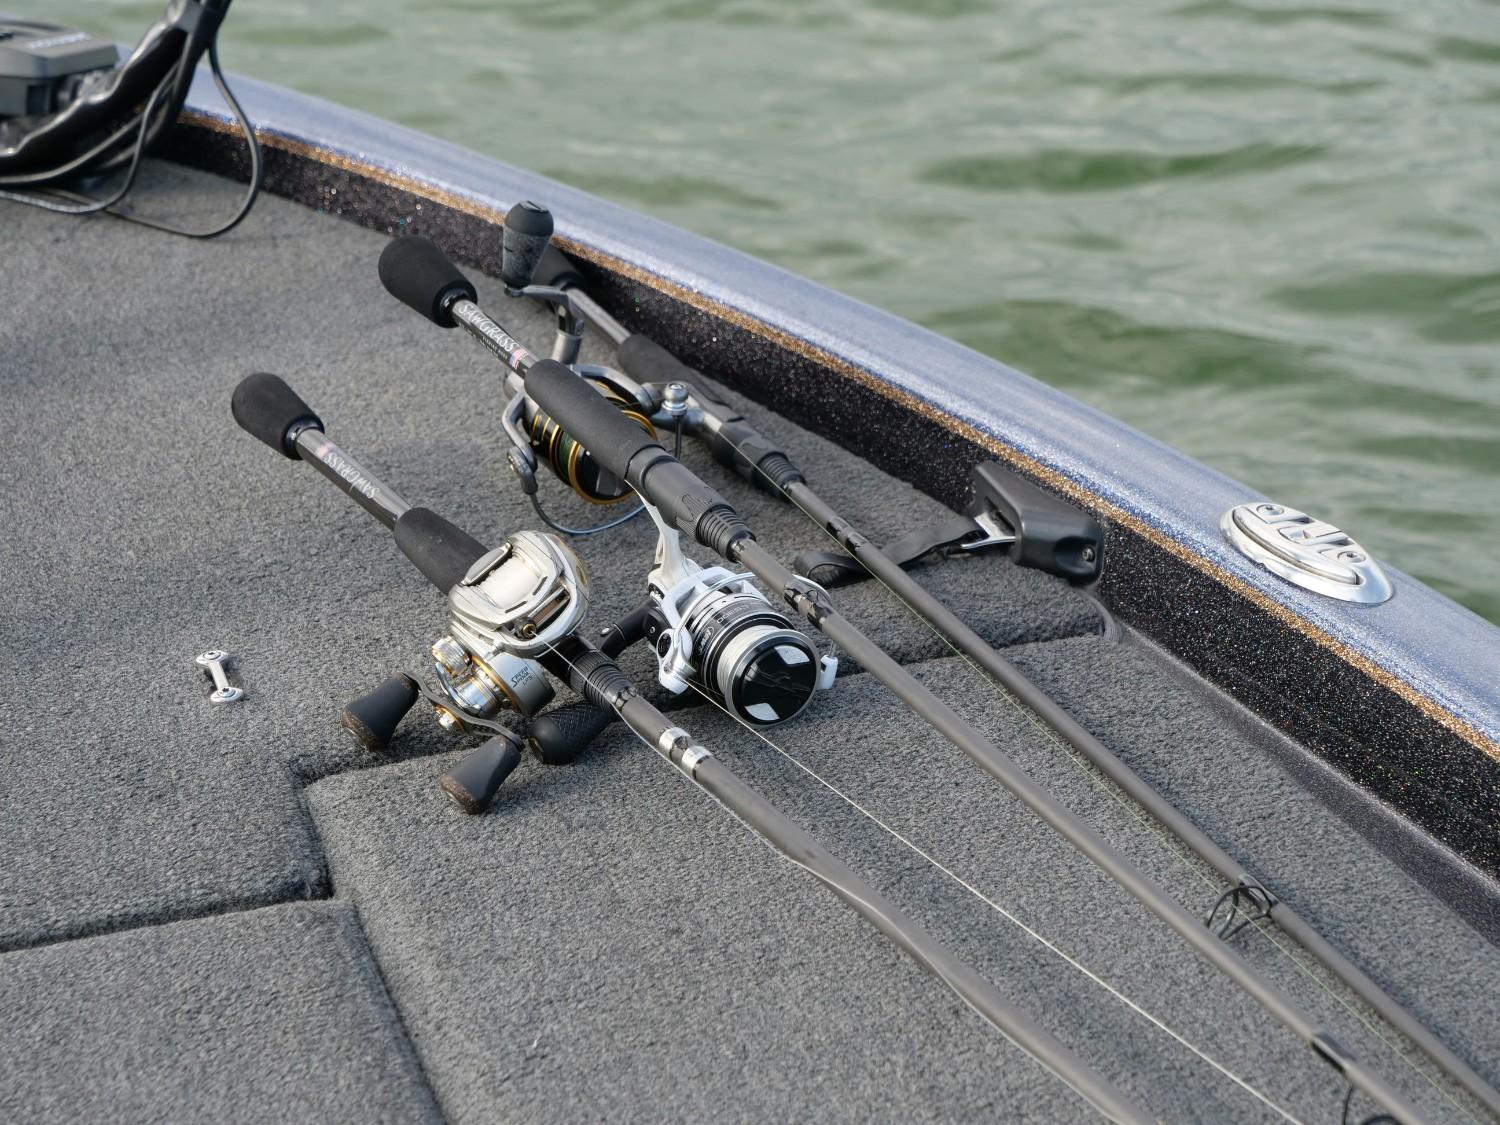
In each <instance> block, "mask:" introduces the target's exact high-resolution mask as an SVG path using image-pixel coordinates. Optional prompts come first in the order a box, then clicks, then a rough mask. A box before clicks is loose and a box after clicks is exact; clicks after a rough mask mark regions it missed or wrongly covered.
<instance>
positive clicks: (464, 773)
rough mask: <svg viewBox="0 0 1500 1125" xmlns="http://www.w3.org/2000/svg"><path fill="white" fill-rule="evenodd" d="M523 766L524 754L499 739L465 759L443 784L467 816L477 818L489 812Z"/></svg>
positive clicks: (455, 767)
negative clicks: (506, 780) (486, 810)
mask: <svg viewBox="0 0 1500 1125" xmlns="http://www.w3.org/2000/svg"><path fill="white" fill-rule="evenodd" d="M520 764H521V750H520V748H519V747H518V746H516V744H515V743H513V742H511V741H510V740H509V739H507V738H501V737H499V736H498V735H497V736H496V737H494V738H492V739H490V740H489V741H488V742H486V743H485V744H484V745H483V746H481V747H479V748H478V749H477V750H474V751H472V752H470V753H469V754H466V755H465V756H464V759H463V760H462V761H461V762H459V763H458V765H456V766H454V767H453V768H452V769H451V770H449V771H448V772H447V773H445V774H443V777H442V780H441V781H440V782H439V784H440V785H442V787H443V792H444V793H446V794H448V796H449V797H451V798H453V803H454V804H455V805H457V806H458V807H459V808H461V809H463V811H464V812H466V813H469V814H470V815H474V814H476V813H482V812H484V810H485V809H487V808H489V806H490V802H491V801H493V800H494V799H495V794H496V793H497V792H498V791H499V789H500V786H501V785H502V784H503V783H504V781H505V779H506V778H507V777H509V776H510V775H511V773H512V772H514V770H515V768H516V767H517V766H518V765H520Z"/></svg>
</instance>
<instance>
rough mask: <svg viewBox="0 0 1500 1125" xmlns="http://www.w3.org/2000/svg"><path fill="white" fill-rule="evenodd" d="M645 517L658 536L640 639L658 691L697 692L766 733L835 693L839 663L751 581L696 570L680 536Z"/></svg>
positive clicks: (654, 514)
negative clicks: (650, 657)
mask: <svg viewBox="0 0 1500 1125" xmlns="http://www.w3.org/2000/svg"><path fill="white" fill-rule="evenodd" d="M646 511H647V512H648V513H650V515H651V518H652V519H653V520H655V521H656V527H657V531H658V533H659V536H660V537H659V538H658V540H657V544H656V567H655V568H654V569H653V570H652V571H651V573H650V575H648V576H647V579H646V589H647V592H648V593H649V595H650V598H651V601H650V608H649V610H648V611H647V612H646V613H645V615H644V617H643V621H642V624H643V636H644V637H645V638H646V639H647V640H649V641H650V642H651V643H652V646H653V649H654V651H655V653H656V661H657V677H656V678H657V681H658V682H659V683H660V684H661V686H662V687H664V688H666V689H667V690H668V691H670V692H671V693H672V694H674V695H680V694H682V693H683V692H684V691H686V690H687V689H688V688H689V687H692V688H695V689H697V690H698V691H699V692H700V693H702V694H703V695H706V696H707V697H709V698H710V699H711V700H712V701H713V702H715V703H717V704H718V705H719V706H721V707H723V708H724V709H725V710H726V711H728V712H730V713H731V714H732V715H734V716H735V717H736V718H737V719H740V720H741V721H743V722H746V723H749V724H751V725H752V726H771V725H772V724H775V723H781V722H785V721H786V720H787V719H790V718H793V717H794V716H796V715H798V714H800V713H801V712H802V710H803V708H805V707H806V706H807V705H808V703H810V702H811V701H812V697H813V695H814V694H816V693H817V692H820V691H827V690H828V689H829V688H831V687H832V686H833V681H834V677H835V676H837V675H838V668H839V662H838V658H837V657H836V656H832V655H824V656H820V655H819V653H818V651H817V649H816V648H814V647H813V644H812V642H811V641H809V640H808V639H807V637H806V636H804V635H803V634H802V633H800V632H798V631H797V630H796V629H794V628H792V623H791V621H790V620H789V619H788V618H787V616H786V615H785V614H784V613H782V612H781V611H780V610H779V609H777V608H776V607H775V606H773V605H772V604H771V602H770V600H769V599H768V598H767V597H766V596H765V595H764V594H763V593H761V592H760V590H759V589H757V588H756V587H755V586H754V585H753V584H752V583H751V581H750V575H749V574H737V573H735V572H734V571H731V570H729V569H727V568H726V567H722V566H709V567H704V566H699V565H698V563H696V562H694V561H693V560H692V559H690V558H688V557H687V556H686V555H684V554H683V553H682V543H681V533H680V532H679V531H678V530H677V529H676V528H674V527H671V526H670V525H668V524H667V522H666V521H665V520H664V519H662V517H661V513H659V512H658V511H657V510H656V509H655V508H653V507H651V506H650V505H647V507H646Z"/></svg>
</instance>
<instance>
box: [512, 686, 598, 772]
mask: <svg viewBox="0 0 1500 1125" xmlns="http://www.w3.org/2000/svg"><path fill="white" fill-rule="evenodd" d="M614 719H615V713H614V712H613V711H611V710H610V709H609V708H607V707H595V706H594V705H593V704H592V703H583V702H578V703H569V704H567V705H566V706H563V707H554V708H553V709H552V710H551V711H548V712H547V713H546V714H545V715H538V716H537V717H536V718H535V719H534V720H532V723H531V730H530V732H529V733H528V734H527V736H526V743H527V745H528V746H530V747H531V752H532V753H533V754H535V755H536V756H537V757H538V758H539V759H541V761H543V762H545V763H546V764H547V765H549V766H565V765H567V764H568V763H570V762H572V761H574V760H575V759H577V758H578V756H579V755H580V754H582V753H583V752H584V751H585V750H587V749H588V748H589V746H591V745H592V744H593V741H594V739H596V738H598V737H599V736H600V735H601V734H603V733H604V728H605V727H607V726H609V724H610V723H612V722H614Z"/></svg>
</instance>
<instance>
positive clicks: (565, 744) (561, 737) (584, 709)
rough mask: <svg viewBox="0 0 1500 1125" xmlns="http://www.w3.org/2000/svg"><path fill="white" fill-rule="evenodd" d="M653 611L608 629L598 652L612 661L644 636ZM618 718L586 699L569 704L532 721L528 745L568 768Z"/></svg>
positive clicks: (637, 612)
mask: <svg viewBox="0 0 1500 1125" xmlns="http://www.w3.org/2000/svg"><path fill="white" fill-rule="evenodd" d="M654 609H655V606H654V605H653V604H652V603H651V602H647V603H646V604H645V605H640V606H637V607H636V608H635V609H633V610H631V611H630V612H629V613H627V614H626V615H625V616H624V617H622V618H621V619H620V620H619V621H617V622H615V624H614V625H612V626H611V627H610V628H609V629H607V630H605V632H604V634H603V639H602V640H600V642H599V651H600V652H602V653H603V654H604V655H605V656H607V657H609V658H610V659H611V660H613V659H614V658H615V657H617V656H619V655H620V653H622V652H624V651H625V650H626V649H627V648H629V647H630V646H631V645H633V644H635V643H636V642H637V641H639V640H641V639H642V638H643V637H645V635H646V622H647V619H648V618H649V617H650V616H651V614H652V612H653V611H654ZM616 717H617V716H616V715H615V713H614V711H613V710H612V709H611V708H609V707H599V706H596V705H595V704H593V703H589V702H587V701H586V700H579V701H577V702H576V703H567V704H564V705H563V706H561V707H554V708H553V709H552V710H550V711H548V712H547V713H546V714H545V715H539V716H537V717H536V718H535V719H533V720H532V723H531V730H530V731H528V732H527V736H526V744H527V745H528V746H530V747H531V752H532V753H533V754H535V755H536V756H537V758H538V759H539V760H541V761H542V762H544V763H545V764H547V765H549V766H565V765H567V764H569V763H570V762H573V761H575V760H577V758H578V756H579V755H580V754H582V753H583V752H584V751H585V750H587V749H588V748H589V746H590V745H592V744H593V741H594V739H596V738H598V737H599V736H600V735H601V734H603V733H604V729H605V728H606V727H608V726H609V724H610V723H612V722H614V721H615V719H616Z"/></svg>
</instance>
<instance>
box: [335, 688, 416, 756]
mask: <svg viewBox="0 0 1500 1125" xmlns="http://www.w3.org/2000/svg"><path fill="white" fill-rule="evenodd" d="M417 694H418V692H417V683H416V681H415V680H413V679H412V678H411V677H410V676H405V675H402V674H401V673H400V672H397V673H396V674H395V675H394V676H392V677H391V678H390V679H388V680H386V681H385V682H384V683H383V684H381V685H380V686H379V687H378V688H376V689H375V690H374V691H370V692H366V693H365V694H364V695H362V696H360V697H359V698H358V699H356V700H354V701H353V702H352V703H349V704H347V705H345V707H344V710H343V712H342V713H341V714H340V715H339V722H340V723H341V724H342V725H343V728H344V729H345V730H346V731H348V732H349V733H350V734H352V735H353V736H354V741H356V742H358V743H359V744H360V745H361V746H363V747H364V748H365V749H366V750H368V751H370V752H371V753H372V754H373V753H379V752H380V751H382V750H384V749H385V748H386V747H388V746H389V745H390V744H391V736H392V735H394V734H395V733H396V728H397V727H398V726H400V724H401V720H402V719H404V718H406V713H407V712H408V711H410V710H411V709H412V704H414V703H416V701H417Z"/></svg>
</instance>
